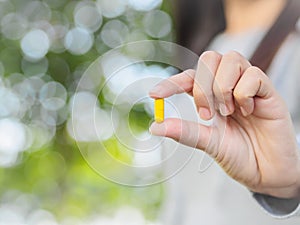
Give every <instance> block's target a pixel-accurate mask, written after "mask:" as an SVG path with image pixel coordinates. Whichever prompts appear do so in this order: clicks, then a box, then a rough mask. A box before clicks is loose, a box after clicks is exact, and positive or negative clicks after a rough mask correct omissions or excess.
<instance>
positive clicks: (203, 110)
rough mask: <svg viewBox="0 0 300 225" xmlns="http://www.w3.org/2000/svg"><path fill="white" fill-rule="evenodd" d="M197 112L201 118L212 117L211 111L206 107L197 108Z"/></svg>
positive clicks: (208, 118)
mask: <svg viewBox="0 0 300 225" xmlns="http://www.w3.org/2000/svg"><path fill="white" fill-rule="evenodd" d="M199 114H200V117H201V119H203V120H210V119H211V118H212V113H211V112H210V110H209V109H208V108H205V107H200V108H199Z"/></svg>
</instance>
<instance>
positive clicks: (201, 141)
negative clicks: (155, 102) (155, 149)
mask: <svg viewBox="0 0 300 225" xmlns="http://www.w3.org/2000/svg"><path fill="white" fill-rule="evenodd" d="M183 92H186V93H189V94H190V95H191V96H193V98H194V101H195V105H196V108H197V110H198V112H199V117H201V118H202V119H205V120H209V119H212V118H214V121H215V123H214V124H213V125H212V126H205V125H203V124H200V123H196V122H191V121H185V120H181V119H178V118H168V119H166V120H165V121H164V122H163V123H159V124H158V123H153V124H152V125H151V127H150V132H151V133H152V134H153V135H158V136H165V137H169V138H172V139H174V140H176V141H178V142H180V143H182V144H185V145H188V146H192V147H196V148H198V149H201V150H202V151H204V152H206V153H207V154H209V155H210V156H212V157H213V158H214V159H215V161H216V162H217V163H218V164H219V165H220V166H221V167H222V168H223V169H224V171H225V172H226V173H227V174H228V175H229V176H231V177H232V178H233V179H235V180H237V181H238V182H240V183H242V184H243V185H245V186H246V187H247V188H248V189H250V190H251V191H253V192H257V193H263V194H267V195H271V196H275V197H279V198H299V197H300V160H299V148H298V145H297V141H296V135H295V132H294V128H293V125H292V121H291V118H290V114H289V111H288V109H287V106H286V104H285V102H284V101H283V99H282V98H281V97H280V95H279V94H278V92H277V91H276V90H275V88H274V86H273V84H272V82H271V80H270V79H269V78H268V77H267V76H266V74H264V73H263V72H262V71H261V70H260V69H259V68H257V67H254V66H251V64H250V63H249V62H248V61H247V60H246V59H245V58H244V57H243V56H241V55H240V54H239V53H237V52H230V53H228V54H225V55H220V54H218V53H217V52H205V53H203V54H202V55H201V56H200V58H199V62H198V66H197V69H196V70H187V71H184V72H183V73H180V74H178V75H175V76H172V77H170V78H168V79H166V80H164V81H162V82H161V83H159V84H158V85H156V86H155V87H154V88H153V89H152V90H151V91H150V93H149V94H150V96H151V97H152V98H167V97H170V96H172V95H174V94H179V93H183Z"/></svg>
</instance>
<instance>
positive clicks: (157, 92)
mask: <svg viewBox="0 0 300 225" xmlns="http://www.w3.org/2000/svg"><path fill="white" fill-rule="evenodd" d="M162 92H163V88H162V87H161V86H160V85H159V84H158V85H156V86H154V87H153V88H152V89H151V90H150V91H149V93H148V94H149V96H150V97H151V98H162Z"/></svg>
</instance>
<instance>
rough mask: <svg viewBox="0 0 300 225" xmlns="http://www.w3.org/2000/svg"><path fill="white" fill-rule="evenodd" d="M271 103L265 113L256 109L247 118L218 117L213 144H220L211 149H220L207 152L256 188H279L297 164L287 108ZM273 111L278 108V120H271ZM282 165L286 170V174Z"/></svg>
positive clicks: (237, 115)
mask: <svg viewBox="0 0 300 225" xmlns="http://www.w3.org/2000/svg"><path fill="white" fill-rule="evenodd" d="M262 104H263V103H262ZM272 104H274V105H273V107H271V108H270V107H266V105H265V106H264V107H263V109H265V110H255V111H254V112H253V114H252V115H250V116H248V117H244V116H242V115H241V113H240V112H239V111H237V112H235V113H234V114H233V115H231V116H229V117H223V116H221V115H220V114H217V116H216V117H217V118H216V121H217V123H218V126H216V127H215V128H214V129H215V131H213V133H212V134H213V136H214V137H213V138H212V142H217V143H211V144H210V146H214V147H215V146H216V145H218V148H213V149H208V152H210V154H212V155H215V159H216V161H217V162H218V163H219V164H220V166H221V167H222V168H223V169H224V170H225V171H226V172H227V173H228V174H229V175H230V176H231V177H232V178H234V179H235V180H237V181H239V182H241V183H243V184H245V185H246V186H248V187H249V188H253V189H255V188H257V187H261V186H263V187H264V188H268V187H269V186H270V187H271V186H277V187H279V188H280V187H281V186H280V184H281V183H283V182H282V180H283V179H287V178H288V177H287V174H290V173H287V172H288V171H293V170H294V171H295V169H294V168H290V167H287V166H286V165H295V157H292V156H295V155H294V154H296V153H297V152H295V142H294V140H290V139H288V138H285V137H288V133H291V131H290V128H291V122H290V119H289V118H288V117H286V116H285V115H286V113H285V108H284V107H276V104H278V103H276V102H273V103H272ZM272 108H273V109H274V108H278V111H276V112H274V111H273V113H274V114H277V117H276V118H274V117H273V118H272V116H271V117H270V110H269V109H272ZM278 128H280V129H278ZM291 137H292V135H291ZM271 140H277V142H274V141H271ZM287 153H288V154H287ZM287 155H290V156H291V157H286V156H287ZM282 166H284V167H286V170H285V171H283V170H282V169H281V168H282ZM276 168H278V170H276ZM279 173H280V174H281V176H280V174H279ZM274 175H275V176H274ZM274 177H276V179H273V178H274ZM278 178H279V179H278Z"/></svg>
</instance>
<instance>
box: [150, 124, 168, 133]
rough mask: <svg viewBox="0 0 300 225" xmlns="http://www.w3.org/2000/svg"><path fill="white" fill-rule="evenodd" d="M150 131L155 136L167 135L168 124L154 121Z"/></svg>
mask: <svg viewBox="0 0 300 225" xmlns="http://www.w3.org/2000/svg"><path fill="white" fill-rule="evenodd" d="M149 132H150V133H151V134H152V135H155V136H165V134H166V126H165V125H164V123H156V122H154V123H152V124H151V126H150V127H149Z"/></svg>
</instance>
